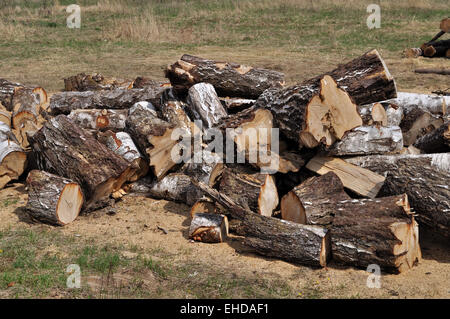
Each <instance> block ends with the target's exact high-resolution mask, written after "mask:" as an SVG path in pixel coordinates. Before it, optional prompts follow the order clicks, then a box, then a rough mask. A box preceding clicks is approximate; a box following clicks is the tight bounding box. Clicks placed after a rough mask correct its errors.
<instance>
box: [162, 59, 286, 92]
mask: <svg viewBox="0 0 450 319" xmlns="http://www.w3.org/2000/svg"><path fill="white" fill-rule="evenodd" d="M166 77H167V78H168V79H169V80H170V82H171V83H172V86H173V87H174V89H176V90H177V91H179V92H186V91H187V90H188V89H189V88H190V87H191V86H193V85H194V84H196V83H201V82H207V83H211V84H212V85H213V86H214V88H215V89H216V91H217V94H218V95H219V96H223V97H225V96H230V97H243V98H249V99H255V98H257V97H258V96H259V95H260V94H261V93H262V92H264V90H266V89H268V88H271V87H276V88H281V87H282V86H283V84H284V74H282V73H280V72H276V71H272V70H266V69H260V68H254V67H251V66H246V65H240V64H236V63H231V62H222V61H212V60H206V59H203V58H200V57H195V56H192V55H188V54H185V55H183V56H182V57H181V59H180V60H178V61H177V62H175V63H174V64H172V65H169V66H168V67H167V69H166Z"/></svg>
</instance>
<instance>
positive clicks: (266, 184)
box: [219, 165, 279, 216]
mask: <svg viewBox="0 0 450 319" xmlns="http://www.w3.org/2000/svg"><path fill="white" fill-rule="evenodd" d="M219 191H220V192H221V193H223V194H225V195H227V196H229V197H230V198H231V199H232V200H234V201H235V202H236V203H237V204H239V205H241V206H243V207H248V208H249V209H250V210H252V211H254V212H257V213H258V214H261V215H264V216H272V213H273V211H274V210H275V208H276V207H277V206H278V202H279V200H278V191H277V187H276V184H275V179H274V177H273V175H269V174H262V173H260V172H257V171H256V172H255V171H253V170H251V169H249V168H248V167H247V166H243V165H235V166H233V168H230V167H224V170H223V172H222V176H221V181H220V186H219Z"/></svg>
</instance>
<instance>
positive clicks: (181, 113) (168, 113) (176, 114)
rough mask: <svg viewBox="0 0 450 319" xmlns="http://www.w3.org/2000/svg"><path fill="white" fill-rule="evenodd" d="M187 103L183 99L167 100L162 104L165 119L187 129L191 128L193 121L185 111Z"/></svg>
mask: <svg viewBox="0 0 450 319" xmlns="http://www.w3.org/2000/svg"><path fill="white" fill-rule="evenodd" d="M185 108H186V104H185V103H183V102H181V101H173V100H169V101H166V102H165V103H163V104H162V105H161V114H162V118H163V120H165V121H167V122H169V123H172V124H173V125H175V126H177V127H181V128H185V129H187V130H191V127H192V121H191V119H190V118H189V116H188V115H187V114H186V112H185Z"/></svg>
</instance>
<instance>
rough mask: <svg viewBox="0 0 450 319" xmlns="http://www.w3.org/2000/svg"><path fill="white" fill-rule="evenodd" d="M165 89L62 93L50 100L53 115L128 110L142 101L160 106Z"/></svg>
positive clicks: (150, 88)
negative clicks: (100, 110)
mask: <svg viewBox="0 0 450 319" xmlns="http://www.w3.org/2000/svg"><path fill="white" fill-rule="evenodd" d="M164 90H165V88H162V87H146V88H144V89H130V90H127V89H114V90H107V91H86V92H60V93H55V94H53V95H52V97H51V98H50V105H49V113H50V114H51V115H58V114H69V113H70V112H71V111H72V110H77V109H128V108H130V107H132V106H133V105H134V104H135V103H137V102H140V101H148V102H151V103H152V104H153V105H155V107H159V106H160V98H161V95H162V93H163V92H164Z"/></svg>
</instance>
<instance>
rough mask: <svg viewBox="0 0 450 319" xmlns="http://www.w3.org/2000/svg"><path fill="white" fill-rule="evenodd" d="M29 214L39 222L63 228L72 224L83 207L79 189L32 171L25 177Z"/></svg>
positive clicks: (68, 181) (60, 180) (63, 181)
mask: <svg viewBox="0 0 450 319" xmlns="http://www.w3.org/2000/svg"><path fill="white" fill-rule="evenodd" d="M27 188H28V203H27V206H26V209H27V211H28V212H29V214H30V215H31V216H32V217H33V218H36V219H38V220H40V221H44V222H47V223H50V224H53V225H58V226H64V225H67V224H69V223H71V222H73V221H74V220H75V219H76V218H77V217H78V214H79V213H80V210H81V207H82V205H83V201H84V198H83V193H82V190H81V187H80V186H79V185H78V184H77V183H75V182H73V181H71V180H70V179H66V178H63V177H60V176H57V175H53V174H50V173H47V172H44V171H37V170H33V171H31V172H30V173H29V174H28V177H27Z"/></svg>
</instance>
